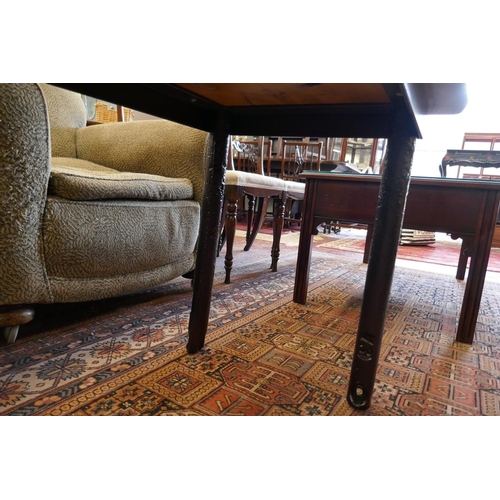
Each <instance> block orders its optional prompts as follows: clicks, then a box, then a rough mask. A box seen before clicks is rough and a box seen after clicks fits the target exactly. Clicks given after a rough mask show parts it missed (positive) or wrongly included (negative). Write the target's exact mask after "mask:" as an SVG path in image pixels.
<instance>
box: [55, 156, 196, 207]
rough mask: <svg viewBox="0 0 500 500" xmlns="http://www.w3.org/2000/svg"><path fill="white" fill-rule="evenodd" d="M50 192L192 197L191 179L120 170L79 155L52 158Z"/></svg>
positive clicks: (76, 196) (75, 196)
mask: <svg viewBox="0 0 500 500" xmlns="http://www.w3.org/2000/svg"><path fill="white" fill-rule="evenodd" d="M49 194H50V195H53V196H58V197H61V198H65V199H68V200H77V201H85V200H89V201H90V200H111V199H126V200H156V201H161V200H171V201H173V200H190V199H192V198H193V185H192V183H191V181H190V180H189V179H184V178H179V179H177V178H170V177H163V176H160V175H151V174H139V173H135V172H119V171H118V170H114V169H112V168H107V167H103V166H102V165H98V164H96V163H92V162H89V161H86V160H80V159H78V158H62V157H57V158H52V164H51V172H50V178H49Z"/></svg>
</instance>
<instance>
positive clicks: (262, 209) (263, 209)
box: [243, 198, 269, 252]
mask: <svg viewBox="0 0 500 500" xmlns="http://www.w3.org/2000/svg"><path fill="white" fill-rule="evenodd" d="M268 203H269V198H259V206H258V208H257V212H256V214H255V220H254V221H253V225H252V227H251V228H250V227H249V228H248V231H247V240H246V245H245V248H244V249H243V250H244V251H245V252H248V250H250V248H251V247H252V245H253V242H254V241H255V238H256V237H257V234H258V233H259V231H260V230H261V229H262V226H263V225H264V221H265V220H266V214H267V205H268Z"/></svg>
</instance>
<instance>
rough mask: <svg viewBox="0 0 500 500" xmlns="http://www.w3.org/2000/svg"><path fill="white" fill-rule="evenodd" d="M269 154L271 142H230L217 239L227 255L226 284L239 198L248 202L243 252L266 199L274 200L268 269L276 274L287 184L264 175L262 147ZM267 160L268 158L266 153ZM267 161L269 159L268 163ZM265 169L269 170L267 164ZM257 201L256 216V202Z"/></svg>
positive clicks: (251, 239) (259, 224) (261, 216)
mask: <svg viewBox="0 0 500 500" xmlns="http://www.w3.org/2000/svg"><path fill="white" fill-rule="evenodd" d="M265 142H267V145H266V148H267V150H268V151H269V152H270V151H271V146H272V142H271V141H264V138H263V137H259V139H258V141H249V142H248V143H243V142H239V141H233V140H230V145H229V148H228V149H229V151H228V169H227V172H226V186H225V192H224V204H223V210H222V222H223V224H221V226H222V225H223V229H222V232H221V236H220V240H219V249H218V250H219V253H220V250H221V249H222V246H223V245H224V243H225V244H226V255H225V259H224V267H225V270H226V277H225V283H230V282H231V270H232V267H233V245H234V237H235V234H236V218H237V211H238V203H239V202H240V200H241V198H242V197H243V198H244V197H246V198H247V200H248V210H247V236H246V245H245V248H244V250H246V251H248V250H250V247H251V246H252V244H253V242H254V240H255V237H256V236H257V233H258V232H259V230H260V229H261V227H262V224H263V222H264V218H265V215H266V211H267V205H268V202H269V199H271V198H272V199H273V244H272V249H271V270H272V271H276V270H277V265H278V259H279V246H280V239H281V231H282V229H283V220H284V219H283V217H284V203H285V199H286V192H287V187H288V185H289V183H287V182H286V181H284V180H283V179H280V178H277V177H271V176H268V175H265V174H264V145H265ZM268 158H270V155H269V154H268ZM269 161H270V160H268V162H269ZM267 169H270V164H268V166H267ZM291 187H293V186H291ZM257 199H259V205H258V209H257V212H256V213H255V201H256V200H257Z"/></svg>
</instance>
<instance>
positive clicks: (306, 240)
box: [293, 180, 317, 304]
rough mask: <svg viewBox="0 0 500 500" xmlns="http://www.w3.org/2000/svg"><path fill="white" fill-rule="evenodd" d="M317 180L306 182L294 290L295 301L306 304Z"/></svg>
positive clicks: (314, 230)
mask: <svg viewBox="0 0 500 500" xmlns="http://www.w3.org/2000/svg"><path fill="white" fill-rule="evenodd" d="M316 187H317V181H316V180H309V181H308V182H307V183H306V192H305V194H304V200H306V203H307V204H306V205H305V206H304V210H303V216H302V223H301V225H300V237H299V251H298V255H297V267H296V270H295V285H294V290H293V301H294V302H297V303H298V304H305V303H306V299H307V285H308V284H309V268H310V266H311V250H312V243H313V236H314V234H316V228H315V227H314V210H313V207H314V206H315V204H316V201H315V198H316Z"/></svg>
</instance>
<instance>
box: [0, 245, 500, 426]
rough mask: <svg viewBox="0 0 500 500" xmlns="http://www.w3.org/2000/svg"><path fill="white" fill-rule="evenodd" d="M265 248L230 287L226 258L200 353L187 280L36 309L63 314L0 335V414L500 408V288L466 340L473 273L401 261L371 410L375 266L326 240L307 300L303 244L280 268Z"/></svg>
mask: <svg viewBox="0 0 500 500" xmlns="http://www.w3.org/2000/svg"><path fill="white" fill-rule="evenodd" d="M236 242H237V245H239V246H242V245H241V242H242V239H241V238H239V237H237V239H236ZM268 254H269V247H268V245H267V243H266V244H264V243H262V242H261V243H259V242H256V243H255V244H254V247H252V249H251V250H250V252H240V251H238V250H237V251H235V261H234V268H233V273H232V283H231V284H229V285H226V284H224V283H223V256H222V255H221V257H219V258H218V259H217V269H216V280H215V285H214V290H213V302H212V308H211V316H210V324H209V331H208V334H207V339H206V344H205V347H204V349H203V350H202V351H200V352H199V353H197V354H194V355H189V354H187V352H186V341H187V324H188V320H189V311H190V305H191V297H192V292H191V287H190V284H189V281H188V280H185V279H183V278H179V279H177V280H174V281H172V282H170V283H169V284H167V285H165V286H163V287H158V288H157V289H155V290H151V291H148V292H144V293H143V294H136V295H133V296H129V297H127V298H126V299H124V301H120V300H117V299H110V300H108V301H100V302H99V303H88V304H80V305H78V308H79V310H80V312H81V316H80V318H79V319H78V320H77V321H74V322H66V323H64V322H63V321H62V318H63V316H64V314H65V307H67V306H65V305H56V306H47V307H46V308H45V311H38V312H37V313H36V314H39V315H40V316H41V320H40V322H39V323H38V325H43V317H44V314H45V315H46V317H47V318H49V319H50V318H55V319H56V321H52V323H50V321H49V322H48V323H46V324H48V325H51V326H50V327H45V329H44V330H43V331H36V324H37V322H36V321H33V322H32V324H29V325H32V326H31V328H32V330H31V331H29V329H28V326H29V325H26V326H25V327H23V328H26V331H25V333H23V332H21V333H20V335H19V338H18V340H17V341H16V343H14V344H12V345H7V344H5V343H2V344H1V345H0V415H26V416H29V415H54V416H55V415H88V416H92V415H207V416H208V415H212V416H232V415H269V416H271V415H273V416H286V415H310V416H313V415H344V416H346V415H394V416H396V415H413V416H416V415H500V328H499V325H498V320H497V318H499V317H500V285H498V284H496V283H491V282H486V284H485V289H484V292H483V301H482V305H481V309H480V312H479V319H478V324H477V329H476V336H475V339H474V343H473V344H472V345H465V344H459V343H456V342H455V341H454V336H455V328H456V323H457V318H458V313H459V307H460V304H461V299H462V295H463V291H464V283H462V282H460V281H457V280H455V279H454V278H453V277H450V276H443V275H439V274H436V273H430V272H422V271H417V270H414V269H406V268H399V267H397V268H396V270H395V274H394V280H393V286H392V293H391V299H390V302H389V306H388V312H387V319H386V330H385V334H384V338H383V343H382V349H381V353H380V359H379V365H378V370H377V377H376V383H375V389H374V393H373V397H372V402H371V407H370V408H369V409H368V410H366V411H359V410H354V409H353V408H351V407H350V406H349V405H348V403H347V401H346V398H345V395H346V390H347V384H348V380H349V374H350V367H351V362H352V353H353V350H354V343H355V338H356V330H357V324H358V319H359V312H360V306H361V300H362V294H363V287H364V280H365V273H366V265H365V264H362V262H361V259H360V258H359V254H356V253H349V252H338V251H335V250H332V249H328V248H316V249H315V250H314V253H313V262H312V265H311V275H310V282H309V283H310V284H309V292H308V302H307V304H306V305H305V306H303V305H299V304H295V303H294V302H293V301H292V293H293V285H294V277H295V264H296V247H294V246H293V245H291V246H289V247H287V245H286V244H284V245H283V248H282V255H281V258H280V261H279V266H278V272H276V273H272V272H270V271H269V270H268V269H267V267H268V265H269V260H270V259H269V255H268ZM249 257H251V258H249ZM35 318H37V315H35ZM58 319H59V320H61V321H59V322H58V321H57V320H58ZM54 325H55V326H54ZM61 325H62V326H61ZM39 327H40V326H39Z"/></svg>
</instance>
